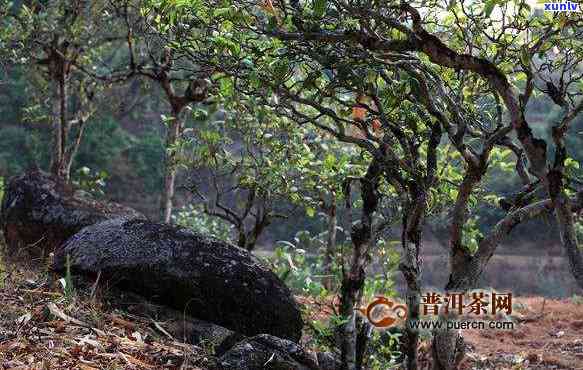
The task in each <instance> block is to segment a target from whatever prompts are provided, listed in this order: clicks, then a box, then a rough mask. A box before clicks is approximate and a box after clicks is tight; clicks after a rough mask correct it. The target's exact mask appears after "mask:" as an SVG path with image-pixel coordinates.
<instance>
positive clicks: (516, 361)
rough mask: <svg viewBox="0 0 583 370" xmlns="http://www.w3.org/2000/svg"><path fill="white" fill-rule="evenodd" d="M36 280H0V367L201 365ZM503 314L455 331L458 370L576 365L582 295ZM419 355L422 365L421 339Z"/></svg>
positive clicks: (128, 318)
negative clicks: (486, 326)
mask: <svg viewBox="0 0 583 370" xmlns="http://www.w3.org/2000/svg"><path fill="white" fill-rule="evenodd" d="M40 281H43V279H42V277H40V278H39V277H35V276H32V277H26V276H22V277H18V278H17V279H15V278H11V279H9V280H5V281H4V284H3V285H0V308H1V309H0V370H6V369H10V370H24V369H42V370H45V369H46V370H48V369H82V370H92V369H205V366H204V363H205V361H206V360H205V356H208V353H209V351H208V349H205V348H199V347H196V346H191V345H187V344H184V343H181V341H179V340H177V339H175V338H172V337H169V335H168V333H167V332H166V333H165V331H164V328H163V327H164V323H163V322H157V321H156V320H155V319H154V318H151V317H139V316H135V315H132V314H131V313H128V312H124V311H118V310H116V309H111V308H110V307H108V306H107V305H105V304H104V303H103V302H100V301H99V299H92V298H91V296H90V292H83V293H82V294H81V292H77V293H76V295H75V296H74V297H72V298H71V297H67V296H66V295H65V294H64V293H63V291H62V289H61V288H60V287H59V285H57V286H56V287H53V288H49V287H48V286H46V285H45V284H44V283H42V282H40ZM39 282H40V283H39ZM297 298H298V300H299V301H300V303H301V304H302V305H304V306H305V308H306V312H308V313H309V316H308V318H307V319H308V320H319V321H326V320H327V319H328V318H329V317H330V316H331V315H332V314H333V313H334V306H335V305H336V304H337V301H335V300H331V299H328V300H318V299H314V298H307V297H297ZM511 319H512V321H513V322H514V323H515V329H514V330H512V331H510V330H509V331H503V330H471V329H468V330H464V331H463V334H464V337H465V339H466V343H467V344H468V349H467V354H466V357H465V359H464V361H463V363H462V369H463V370H469V369H492V370H498V369H512V370H527V369H537V370H539V369H540V370H543V369H545V370H546V369H549V370H552V369H572V370H575V369H579V370H583V297H573V298H567V299H562V300H550V299H544V298H541V297H515V298H514V304H513V313H512V316H511ZM304 341H305V342H308V341H309V338H304ZM420 354H421V357H422V361H420V362H421V364H424V365H425V366H429V362H428V360H427V359H429V358H430V355H429V342H428V341H425V342H422V343H421V348H420Z"/></svg>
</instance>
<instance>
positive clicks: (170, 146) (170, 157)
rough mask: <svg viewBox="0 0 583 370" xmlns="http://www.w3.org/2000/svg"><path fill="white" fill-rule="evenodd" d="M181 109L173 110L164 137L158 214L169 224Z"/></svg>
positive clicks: (181, 124)
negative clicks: (164, 144) (162, 182)
mask: <svg viewBox="0 0 583 370" xmlns="http://www.w3.org/2000/svg"><path fill="white" fill-rule="evenodd" d="M181 112H182V108H173V109H172V114H173V117H172V118H173V120H172V122H171V124H170V127H169V128H168V133H167V135H166V158H165V163H166V166H165V173H164V188H163V190H162V197H161V204H160V209H161V211H160V213H161V221H162V222H165V223H170V222H171V220H172V209H173V207H174V205H173V202H174V192H175V189H176V184H175V183H176V173H177V167H176V160H177V157H178V154H177V153H176V151H175V148H174V146H175V145H176V143H177V142H178V139H179V138H180V135H181V134H182V130H183V125H184V123H183V122H182V118H181V117H180V116H181Z"/></svg>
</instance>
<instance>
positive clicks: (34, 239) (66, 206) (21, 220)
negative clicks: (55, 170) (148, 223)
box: [0, 170, 145, 258]
mask: <svg viewBox="0 0 583 370" xmlns="http://www.w3.org/2000/svg"><path fill="white" fill-rule="evenodd" d="M120 216H123V217H126V218H142V219H145V217H144V216H143V215H141V214H140V213H138V212H137V211H134V210H133V209H131V208H127V207H124V206H122V205H119V204H116V203H109V202H100V201H96V200H94V199H91V198H88V197H83V196H80V195H79V194H78V193H77V194H75V191H74V189H72V188H71V187H69V186H66V185H63V184H61V183H59V181H57V180H56V179H55V178H54V177H53V176H51V175H49V174H47V173H45V172H42V171H40V170H31V171H28V172H26V173H25V174H23V175H20V176H16V177H13V178H12V179H11V180H10V181H9V182H8V185H7V187H6V189H5V192H4V199H3V201H2V208H1V214H0V225H1V227H2V230H3V231H4V238H5V239H6V245H7V252H8V253H7V254H8V256H9V257H19V256H21V257H27V256H31V257H33V258H39V257H40V258H42V257H45V256H47V255H48V254H49V253H51V252H53V251H55V250H56V249H57V248H59V246H60V245H61V244H62V243H63V242H64V241H65V240H67V239H68V238H69V237H71V236H72V235H73V234H75V233H76V232H78V231H79V230H81V229H82V228H84V227H85V226H89V225H93V224H95V223H98V222H101V221H105V220H107V219H111V218H117V217H120Z"/></svg>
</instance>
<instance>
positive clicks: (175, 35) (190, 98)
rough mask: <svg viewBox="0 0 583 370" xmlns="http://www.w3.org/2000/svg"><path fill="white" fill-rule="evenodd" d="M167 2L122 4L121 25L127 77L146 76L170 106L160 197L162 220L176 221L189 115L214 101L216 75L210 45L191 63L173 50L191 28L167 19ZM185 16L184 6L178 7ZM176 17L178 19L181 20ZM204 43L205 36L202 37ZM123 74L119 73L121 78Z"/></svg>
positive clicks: (165, 116)
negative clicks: (208, 57) (207, 59)
mask: <svg viewBox="0 0 583 370" xmlns="http://www.w3.org/2000/svg"><path fill="white" fill-rule="evenodd" d="M163 9H164V5H163V4H152V3H151V2H150V1H142V0H124V1H122V2H117V3H116V16H117V22H120V23H121V24H123V25H124V29H125V33H126V49H127V58H128V59H127V60H126V61H127V72H123V71H122V74H121V76H123V75H124V73H125V77H124V78H129V77H143V78H146V79H148V80H149V81H151V82H153V83H154V84H155V85H157V87H159V88H160V89H161V90H162V92H163V96H164V97H165V98H166V100H167V103H168V105H169V111H168V114H163V115H161V116H162V123H163V124H164V125H165V126H166V128H167V130H166V141H165V150H166V156H165V169H164V184H163V188H162V191H161V199H160V218H161V220H162V222H167V223H169V222H171V219H172V217H171V216H172V210H173V208H174V197H175V190H176V176H177V173H178V157H179V155H180V153H178V151H179V148H180V139H181V138H182V134H183V132H184V128H185V122H186V119H187V117H186V115H187V112H189V109H188V108H189V107H190V106H191V105H193V103H205V102H207V100H208V99H209V88H210V82H209V80H208V77H209V76H210V72H209V71H208V69H207V68H206V66H205V64H204V51H205V50H204V46H202V48H201V50H197V51H193V53H194V55H192V58H191V59H186V58H185V55H182V54H180V50H178V49H176V48H171V45H174V44H179V43H180V38H181V37H182V34H184V33H185V32H187V31H188V32H191V33H192V34H193V35H194V34H198V32H199V31H197V30H196V29H189V30H185V29H183V28H182V26H183V25H181V24H175V23H173V22H172V21H171V20H170V19H167V18H166V16H167V15H166V14H165V13H164V12H163ZM176 11H177V14H179V13H181V12H182V10H181V9H180V8H177V9H176ZM177 14H175V16H177ZM199 38H200V39H199V40H200V41H202V39H203V38H204V34H201V35H199ZM119 77H120V76H119V75H118V78H119Z"/></svg>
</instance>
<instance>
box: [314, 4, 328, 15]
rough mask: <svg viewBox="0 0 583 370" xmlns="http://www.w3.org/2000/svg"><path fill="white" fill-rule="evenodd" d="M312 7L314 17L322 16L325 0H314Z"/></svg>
mask: <svg viewBox="0 0 583 370" xmlns="http://www.w3.org/2000/svg"><path fill="white" fill-rule="evenodd" d="M313 8H314V15H315V16H316V17H320V18H321V17H323V16H324V14H326V0H314V5H313Z"/></svg>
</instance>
